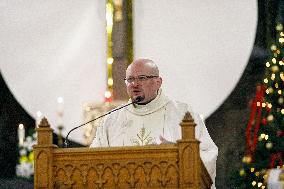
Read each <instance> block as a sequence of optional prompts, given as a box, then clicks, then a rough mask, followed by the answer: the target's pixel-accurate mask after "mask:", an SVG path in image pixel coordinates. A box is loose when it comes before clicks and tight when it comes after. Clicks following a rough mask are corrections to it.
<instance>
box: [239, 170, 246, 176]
mask: <svg viewBox="0 0 284 189" xmlns="http://www.w3.org/2000/svg"><path fill="white" fill-rule="evenodd" d="M245 174H246V172H245V170H244V169H241V170H240V176H241V177H242V176H245Z"/></svg>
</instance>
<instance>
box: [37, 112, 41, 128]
mask: <svg viewBox="0 0 284 189" xmlns="http://www.w3.org/2000/svg"><path fill="white" fill-rule="evenodd" d="M41 118H42V113H41V111H37V113H36V128H37V127H38V125H39V124H40V121H41Z"/></svg>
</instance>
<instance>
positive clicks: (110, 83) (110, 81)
mask: <svg viewBox="0 0 284 189" xmlns="http://www.w3.org/2000/svg"><path fill="white" fill-rule="evenodd" d="M107 84H108V85H109V86H112V85H113V79H112V78H109V79H108V80H107Z"/></svg>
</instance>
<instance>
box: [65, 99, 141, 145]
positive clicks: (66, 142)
mask: <svg viewBox="0 0 284 189" xmlns="http://www.w3.org/2000/svg"><path fill="white" fill-rule="evenodd" d="M142 100H143V98H142V97H140V96H139V97H137V98H136V99H135V101H133V102H131V103H128V104H125V105H123V106H120V107H118V108H115V109H113V110H111V111H109V112H107V113H105V114H103V115H101V116H99V117H96V118H94V119H92V120H90V121H88V122H86V123H83V124H82V125H79V126H77V127H74V128H73V129H71V130H70V131H69V132H68V134H67V136H66V138H65V141H64V147H65V148H68V145H69V141H68V136H69V134H70V133H71V132H72V131H74V130H76V129H78V128H79V127H82V126H84V125H86V124H88V123H91V122H93V121H96V120H97V119H100V118H102V117H104V116H106V115H108V114H111V113H112V112H115V111H117V110H120V109H121V108H124V107H126V106H129V105H131V104H135V103H138V102H140V101H142Z"/></svg>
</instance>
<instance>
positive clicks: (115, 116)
mask: <svg viewBox="0 0 284 189" xmlns="http://www.w3.org/2000/svg"><path fill="white" fill-rule="evenodd" d="M187 111H189V112H190V114H191V115H192V117H193V119H194V122H195V123H196V124H197V126H196V127H195V137H196V139H197V140H199V141H200V157H201V159H202V161H203V163H204V165H205V167H206V169H207V171H208V173H209V174H210V176H211V178H212V180H213V182H214V183H215V176H216V160H217V155H218V148H217V146H216V145H215V143H214V142H213V140H212V139H211V137H210V135H209V133H208V131H207V128H206V127H205V124H204V122H203V121H202V119H201V118H200V116H199V115H198V114H195V113H193V112H192V111H191V110H190V108H189V107H188V105H187V104H185V103H181V102H177V101H173V100H170V99H169V98H168V97H167V96H165V95H164V94H163V92H162V90H159V94H158V96H157V97H156V98H155V99H154V100H152V101H151V102H149V103H148V104H146V105H130V106H128V107H126V108H124V109H121V110H118V111H116V112H113V113H112V114H110V115H108V116H106V117H105V119H103V121H102V123H101V124H100V126H99V127H98V128H97V133H96V137H95V139H94V141H93V143H92V144H91V146H90V147H108V146H135V145H147V144H160V143H161V141H160V136H162V137H163V138H164V139H166V140H167V141H171V142H176V141H177V140H178V139H180V138H181V127H180V125H179V124H180V122H181V120H182V119H183V117H184V115H185V113H186V112H187ZM212 188H215V184H213V186H212Z"/></svg>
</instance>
